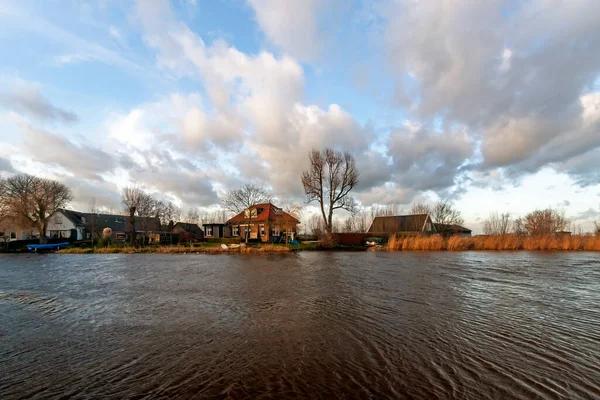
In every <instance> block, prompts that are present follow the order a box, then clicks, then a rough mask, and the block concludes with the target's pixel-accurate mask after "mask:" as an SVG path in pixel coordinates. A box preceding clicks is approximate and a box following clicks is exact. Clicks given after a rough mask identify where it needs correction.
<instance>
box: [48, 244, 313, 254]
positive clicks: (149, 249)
mask: <svg viewBox="0 0 600 400" xmlns="http://www.w3.org/2000/svg"><path fill="white" fill-rule="evenodd" d="M315 248H316V245H314V244H297V245H285V244H258V245H252V246H245V247H239V248H237V249H223V248H221V243H199V244H193V245H186V246H183V245H172V246H123V245H119V246H109V247H96V248H95V249H93V248H91V247H83V248H80V247H71V248H67V249H64V250H60V251H58V252H57V253H62V254H92V253H93V254H143V253H159V254H188V253H215V254H218V253H281V252H291V251H297V250H315Z"/></svg>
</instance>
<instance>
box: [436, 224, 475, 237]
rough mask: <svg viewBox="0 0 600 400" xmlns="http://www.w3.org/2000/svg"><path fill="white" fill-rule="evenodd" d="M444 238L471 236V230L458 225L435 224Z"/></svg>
mask: <svg viewBox="0 0 600 400" xmlns="http://www.w3.org/2000/svg"><path fill="white" fill-rule="evenodd" d="M434 225H435V229H436V231H437V232H438V233H439V234H440V235H442V236H471V232H472V231H471V230H470V229H468V228H465V227H464V226H461V225H458V224H434Z"/></svg>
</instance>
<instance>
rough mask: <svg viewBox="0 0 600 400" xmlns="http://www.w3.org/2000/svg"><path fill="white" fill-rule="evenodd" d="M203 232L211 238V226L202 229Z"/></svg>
mask: <svg viewBox="0 0 600 400" xmlns="http://www.w3.org/2000/svg"><path fill="white" fill-rule="evenodd" d="M204 231H205V233H206V236H212V235H213V227H212V226H211V225H209V226H205V227H204Z"/></svg>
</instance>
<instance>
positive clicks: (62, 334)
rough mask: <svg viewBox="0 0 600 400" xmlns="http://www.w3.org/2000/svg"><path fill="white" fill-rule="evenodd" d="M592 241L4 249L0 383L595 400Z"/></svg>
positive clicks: (8, 395)
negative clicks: (80, 251) (203, 249)
mask: <svg viewBox="0 0 600 400" xmlns="http://www.w3.org/2000/svg"><path fill="white" fill-rule="evenodd" d="M599 304H600V261H599V258H598V255H597V254H592V253H554V254H544V253H525V252H520V253H381V252H366V253H310V252H307V253H297V254H283V255H282V254H273V255H269V254H265V255H250V256H244V255H220V256H210V255H81V256H76V255H72V256H71V255H69V256H65V255H62V256H61V255H48V256H1V257H0V397H1V398H3V399H13V398H14V399H20V398H23V399H27V398H32V397H33V398H69V397H78V398H94V397H105V398H106V397H108V398H129V397H140V398H142V397H148V398H165V397H178V398H226V397H230V398H261V397H275V398H282V397H321V398H332V397H343V398H361V397H364V398H367V397H371V398H423V399H430V398H465V399H480V398H484V397H485V398H490V397H491V398H522V399H530V398H598V397H600V309H599V308H598V305H599Z"/></svg>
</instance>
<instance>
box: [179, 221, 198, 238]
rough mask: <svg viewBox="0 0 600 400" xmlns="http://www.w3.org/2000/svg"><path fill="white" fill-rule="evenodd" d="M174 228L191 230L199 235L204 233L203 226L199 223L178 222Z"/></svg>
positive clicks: (185, 230)
mask: <svg viewBox="0 0 600 400" xmlns="http://www.w3.org/2000/svg"><path fill="white" fill-rule="evenodd" d="M173 230H181V231H184V232H190V233H194V234H197V235H200V234H203V233H204V232H203V231H202V228H200V227H199V226H198V224H192V223H189V222H177V223H176V224H175V225H173Z"/></svg>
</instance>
